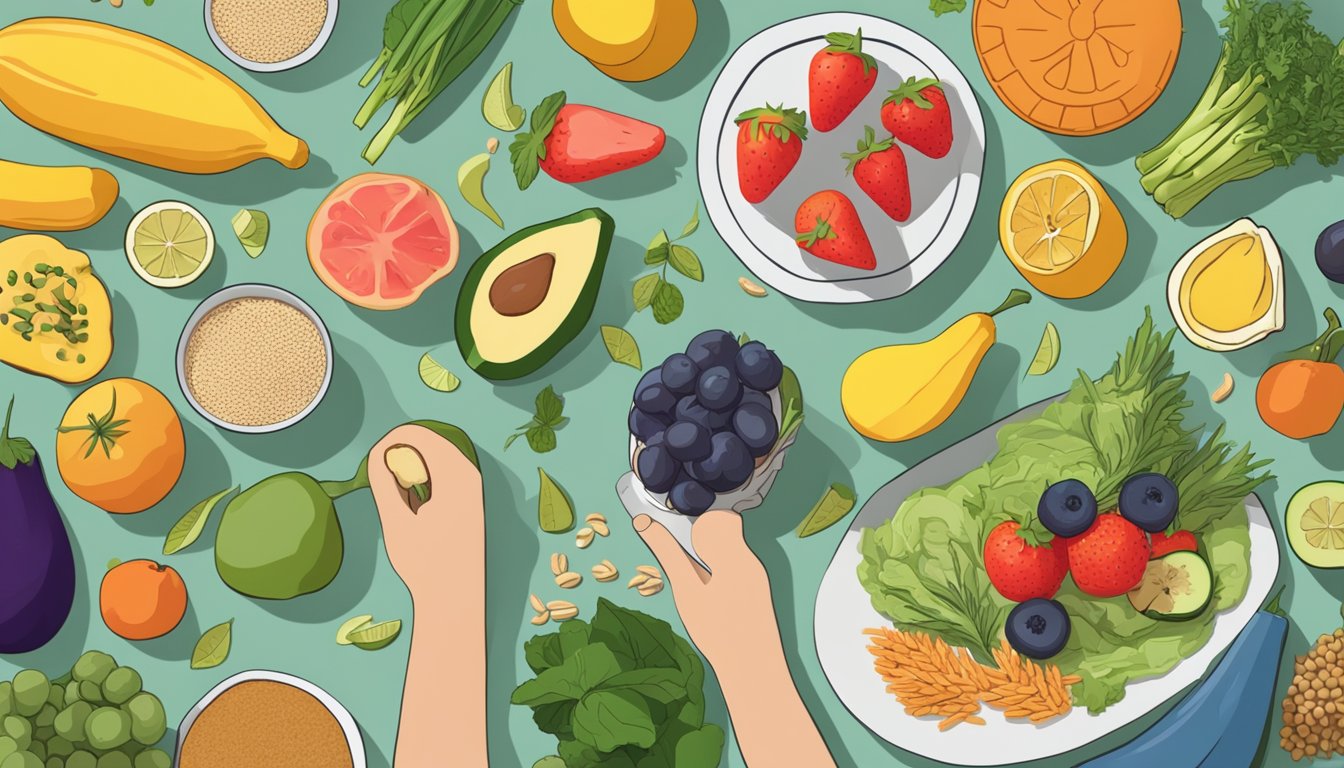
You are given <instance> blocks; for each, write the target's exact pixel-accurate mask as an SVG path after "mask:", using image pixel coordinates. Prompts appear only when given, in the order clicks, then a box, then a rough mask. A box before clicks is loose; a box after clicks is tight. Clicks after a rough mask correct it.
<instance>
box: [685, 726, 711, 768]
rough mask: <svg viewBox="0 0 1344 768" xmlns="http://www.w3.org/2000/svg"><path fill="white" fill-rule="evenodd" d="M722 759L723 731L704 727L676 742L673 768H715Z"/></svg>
mask: <svg viewBox="0 0 1344 768" xmlns="http://www.w3.org/2000/svg"><path fill="white" fill-rule="evenodd" d="M722 758H723V729H722V728H720V727H719V726H717V725H706V726H702V727H700V728H697V729H696V730H694V731H691V732H690V733H688V734H686V735H685V736H682V737H681V738H680V739H678V740H677V748H676V760H675V762H674V763H673V765H674V766H675V768H715V766H717V765H718V764H719V761H720V760H721V759H722Z"/></svg>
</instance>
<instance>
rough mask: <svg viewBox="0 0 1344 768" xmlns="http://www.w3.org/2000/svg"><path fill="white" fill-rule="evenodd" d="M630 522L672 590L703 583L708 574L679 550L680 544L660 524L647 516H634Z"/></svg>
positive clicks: (683, 551)
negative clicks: (655, 559)
mask: <svg viewBox="0 0 1344 768" xmlns="http://www.w3.org/2000/svg"><path fill="white" fill-rule="evenodd" d="M631 522H632V524H633V525H634V526H635V531H636V532H638V533H639V537H640V538H641V539H643V540H644V544H645V545H647V546H648V548H649V551H651V552H653V556H654V557H656V558H658V565H660V566H662V569H663V573H665V574H667V577H668V578H669V579H671V580H672V585H673V588H674V589H675V587H677V586H682V587H684V588H687V587H690V586H691V585H693V584H703V583H704V582H705V580H706V578H707V576H708V574H707V573H706V572H705V570H704V569H703V568H701V567H700V566H699V565H698V564H697V563H696V562H695V561H694V560H692V559H691V556H690V555H688V554H686V550H684V549H682V548H681V542H679V541H677V539H676V537H675V536H673V535H672V533H671V532H670V531H668V530H667V528H666V527H665V526H664V525H663V524H662V523H660V522H658V521H657V520H654V519H653V518H652V517H649V516H648V515H636V516H635V519H634V520H632V521H631Z"/></svg>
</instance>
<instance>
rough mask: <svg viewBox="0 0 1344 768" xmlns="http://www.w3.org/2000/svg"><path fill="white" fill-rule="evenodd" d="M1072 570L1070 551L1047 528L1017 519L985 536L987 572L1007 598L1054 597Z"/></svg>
mask: <svg viewBox="0 0 1344 768" xmlns="http://www.w3.org/2000/svg"><path fill="white" fill-rule="evenodd" d="M1068 572H1069V555H1068V552H1067V551H1066V550H1065V548H1064V546H1063V545H1062V542H1060V541H1058V540H1056V539H1055V537H1054V535H1053V534H1051V533H1049V532H1048V531H1043V530H1042V531H1038V530H1037V529H1036V528H1035V527H1034V526H1031V525H1028V527H1026V528H1023V527H1022V526H1021V525H1020V524H1019V523H1018V522H1017V521H1015V520H1006V521H1004V522H1002V523H999V524H998V525H996V526H994V529H993V530H992V531H990V532H989V536H987V537H986V538H985V573H986V574H988V576H989V582H990V583H991V584H993V585H994V588H995V589H997V590H998V591H999V594H1000V595H1003V596H1004V597H1005V598H1006V599H1008V600H1011V601H1013V602H1015V603H1020V602H1023V601H1025V600H1030V599H1032V598H1033V597H1041V598H1046V599H1049V598H1052V597H1054V596H1055V593H1056V592H1058V591H1059V585H1060V584H1063V583H1064V576H1065V574H1067V573H1068Z"/></svg>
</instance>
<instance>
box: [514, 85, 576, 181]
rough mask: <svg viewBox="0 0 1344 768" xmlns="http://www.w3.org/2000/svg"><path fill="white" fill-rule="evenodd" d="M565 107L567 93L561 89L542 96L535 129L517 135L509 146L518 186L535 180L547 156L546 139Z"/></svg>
mask: <svg viewBox="0 0 1344 768" xmlns="http://www.w3.org/2000/svg"><path fill="white" fill-rule="evenodd" d="M564 106H565V92H564V91H558V92H556V93H553V94H551V95H550V96H547V97H546V98H545V99H542V101H541V104H539V105H537V108H536V109H534V110H532V124H531V128H532V130H531V131H529V132H523V133H520V134H518V135H517V136H516V137H515V138H514V140H513V143H512V144H510V145H509V156H510V158H511V159H512V161H513V175H514V177H515V178H516V179H517V180H518V189H527V188H528V187H530V186H532V182H533V181H535V180H536V178H537V173H538V172H539V171H540V170H541V161H542V160H544V159H545V158H546V139H547V137H549V136H550V135H551V130H552V129H554V128H555V118H556V116H557V115H559V114H560V109H561V108H562V107H564Z"/></svg>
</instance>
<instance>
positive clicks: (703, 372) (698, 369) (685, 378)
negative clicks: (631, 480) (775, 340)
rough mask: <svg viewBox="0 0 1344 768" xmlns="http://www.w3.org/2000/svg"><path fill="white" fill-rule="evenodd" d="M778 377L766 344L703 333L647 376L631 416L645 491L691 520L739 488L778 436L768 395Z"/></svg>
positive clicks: (774, 357)
mask: <svg viewBox="0 0 1344 768" xmlns="http://www.w3.org/2000/svg"><path fill="white" fill-rule="evenodd" d="M783 375H784V364H783V363H781V362H780V361H779V357H778V356H777V355H775V353H774V352H771V351H770V350H768V349H766V348H765V345H764V344H762V343H760V342H759V341H749V342H747V343H746V344H742V345H741V346H739V345H738V342H737V339H736V338H735V337H734V336H733V335H732V334H731V333H729V332H727V331H705V332H704V333H702V334H700V335H699V336H696V337H695V338H694V339H691V343H690V344H689V345H687V347H686V352H685V353H684V354H682V353H678V354H674V355H672V356H670V357H668V358H667V360H665V361H664V362H663V364H662V365H661V366H659V367H657V368H654V369H653V370H651V371H649V372H648V373H646V374H644V378H642V379H640V380H639V385H638V386H636V387H635V407H634V408H633V409H632V410H631V411H630V433H631V434H632V435H634V436H635V437H636V438H637V439H638V440H639V441H640V442H642V443H643V444H644V449H643V450H641V451H640V452H639V456H638V459H637V460H636V462H635V470H636V471H637V472H638V473H639V478H640V480H641V481H642V482H643V483H644V487H645V488H647V489H649V490H650V491H652V492H654V493H666V494H667V495H668V500H669V501H670V502H671V504H672V508H673V509H675V510H676V511H678V512H680V513H682V514H684V515H692V516H694V515H700V514H703V513H704V512H705V510H707V509H709V508H710V506H711V505H713V503H714V499H715V497H716V495H717V494H720V493H725V492H728V491H731V490H734V489H736V488H740V487H742V485H744V484H745V483H746V482H747V481H748V480H750V479H751V475H752V473H753V472H755V471H756V462H757V459H760V458H762V457H764V456H766V455H767V454H769V453H770V450H771V449H772V448H774V447H775V441H776V440H777V439H778V438H779V421H778V420H777V419H776V418H775V411H774V408H773V407H772V404H771V401H770V395H769V394H768V393H769V392H770V391H771V390H773V389H775V388H777V387H778V386H779V382H780V378H781V377H782V376H783Z"/></svg>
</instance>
